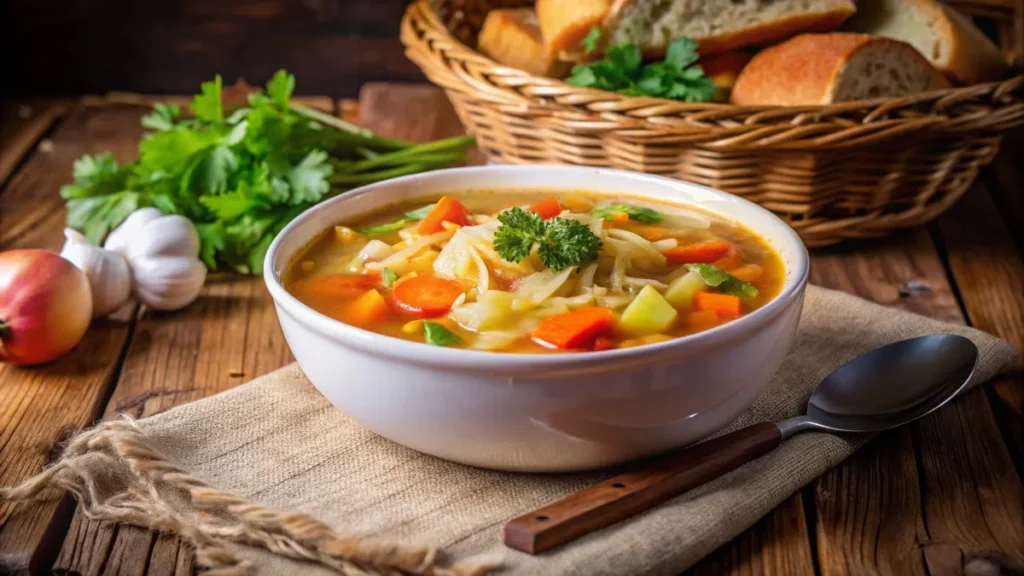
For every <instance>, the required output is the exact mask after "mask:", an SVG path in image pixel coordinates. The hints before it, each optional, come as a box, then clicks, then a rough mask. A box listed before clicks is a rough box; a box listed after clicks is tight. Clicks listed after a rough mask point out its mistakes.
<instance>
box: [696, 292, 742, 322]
mask: <svg viewBox="0 0 1024 576" xmlns="http://www.w3.org/2000/svg"><path fill="white" fill-rule="evenodd" d="M694 307H695V308H696V309H697V310H710V311H712V312H714V313H715V314H718V316H719V317H721V318H739V317H740V312H741V309H740V299H739V298H737V297H735V296H729V295H728V294H717V293H715V292H697V300H696V305H695V306H694Z"/></svg>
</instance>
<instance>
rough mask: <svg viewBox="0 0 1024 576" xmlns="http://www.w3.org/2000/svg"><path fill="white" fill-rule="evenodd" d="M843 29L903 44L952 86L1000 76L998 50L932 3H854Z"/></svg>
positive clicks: (917, 0)
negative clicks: (923, 59) (894, 40)
mask: <svg viewBox="0 0 1024 576" xmlns="http://www.w3.org/2000/svg"><path fill="white" fill-rule="evenodd" d="M844 28H846V29H848V30H851V31H855V32H864V33H867V34H877V35H879V36H886V37H889V38H894V39H896V40H903V41H904V42H907V43H909V44H910V45H911V46H913V47H914V48H917V50H918V52H920V53H921V54H922V55H924V57H925V58H927V59H928V61H929V62H931V63H932V65H933V66H935V67H936V68H938V70H939V71H940V72H942V73H943V74H945V75H946V76H947V77H948V78H950V79H951V80H953V81H955V82H960V83H962V84H976V83H978V82H988V81H992V80H999V79H1001V78H1004V77H1005V76H1006V75H1007V74H1008V73H1009V66H1008V65H1007V63H1006V61H1005V60H1003V57H1002V54H1000V52H999V49H998V48H997V47H996V45H995V44H993V43H992V41H991V40H989V39H988V37H987V36H985V34H983V33H982V32H981V30H978V29H977V28H976V27H975V26H974V24H973V23H972V22H971V21H970V19H968V18H967V17H966V16H964V15H963V14H960V13H959V12H957V11H956V10H955V9H953V8H950V7H949V6H946V5H944V4H942V3H941V2H938V1H937V0H860V2H859V3H858V5H857V14H856V15H855V16H854V17H853V18H851V19H850V21H849V22H848V23H847V25H846V26H844Z"/></svg>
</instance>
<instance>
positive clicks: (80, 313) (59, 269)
mask: <svg viewBox="0 0 1024 576" xmlns="http://www.w3.org/2000/svg"><path fill="white" fill-rule="evenodd" d="M91 319H92V293H91V292H90V288H89V280H88V278H86V276H85V274H84V273H83V272H82V271H81V270H79V269H78V268H76V267H75V265H74V264H72V263H71V262H68V261H67V260H65V259H63V258H61V257H60V256H58V255H57V254H54V253H53V252H48V251H46V250H10V251H7V252H0V361H6V362H10V363H12V364H17V365H32V364H41V363H43V362H49V361H50V360H53V359H54V358H57V357H59V356H62V355H64V354H66V353H67V352H68V351H69V350H71V349H72V348H74V347H75V345H76V344H78V342H79V341H81V339H82V337H83V336H85V331H86V330H87V329H88V328H89V321H90V320H91Z"/></svg>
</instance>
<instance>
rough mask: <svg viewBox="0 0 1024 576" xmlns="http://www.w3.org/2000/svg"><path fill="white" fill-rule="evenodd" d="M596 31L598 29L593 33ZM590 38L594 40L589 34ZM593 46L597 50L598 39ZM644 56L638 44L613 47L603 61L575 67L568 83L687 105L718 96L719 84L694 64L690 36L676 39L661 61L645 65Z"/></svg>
mask: <svg viewBox="0 0 1024 576" xmlns="http://www.w3.org/2000/svg"><path fill="white" fill-rule="evenodd" d="M595 30H597V28H594V29H592V30H591V33H593V32H594V31H595ZM587 37H588V38H590V36H589V35H588V36H587ZM598 37H599V35H598ZM585 44H586V42H585ZM590 46H593V47H596V40H595V41H594V42H592V43H590ZM641 56H642V54H641V51H640V48H639V47H637V46H636V45H635V44H620V45H618V46H613V47H611V48H609V49H608V51H607V52H606V54H605V58H604V59H603V60H599V61H597V62H592V63H590V64H579V65H577V66H574V67H573V69H572V73H571V74H570V75H569V77H568V78H566V79H565V82H566V83H567V84H571V85H573V86H580V87H582V88H596V89H598V90H608V91H612V92H619V93H622V94H627V95H629V96H653V97H656V98H668V99H671V100H683V101H686V102H705V101H708V100H711V99H712V98H713V97H714V95H715V83H714V82H712V81H711V79H710V78H705V77H704V70H703V69H702V68H701V67H700V66H696V65H694V63H695V62H697V59H698V58H699V57H698V55H697V42H696V41H695V40H693V39H691V38H686V37H683V38H678V39H676V40H674V41H673V42H672V43H671V44H670V45H669V47H668V51H667V52H666V54H665V59H664V60H663V61H661V62H652V63H650V64H646V65H643V66H641Z"/></svg>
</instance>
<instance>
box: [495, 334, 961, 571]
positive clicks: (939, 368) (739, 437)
mask: <svg viewBox="0 0 1024 576" xmlns="http://www.w3.org/2000/svg"><path fill="white" fill-rule="evenodd" d="M977 361H978V348H977V347H976V346H975V345H974V343H973V342H971V341H970V340H968V339H967V338H964V337H963V336H956V335H953V334H937V335H934V336H922V337H920V338H912V339H910V340H903V341H901V342H896V343H894V344H889V345H887V346H882V347H881V348H876V349H875V350H872V351H870V352H867V353H866V354H863V355H861V356H859V357H857V358H854V359H853V360H851V361H849V362H847V363H846V364H844V365H842V366H840V367H839V368H837V369H836V370H835V371H834V372H832V373H831V374H829V375H828V377H826V378H825V379H824V380H822V381H821V383H820V384H818V386H817V387H816V388H815V389H814V391H813V392H812V393H811V399H810V401H809V402H808V403H807V414H806V415H804V416H797V417H795V418H790V419H788V420H783V421H782V422H778V423H768V422H766V423H761V424H754V425H751V426H747V427H746V428H741V429H739V430H736V431H735V432H730V433H729V434H726V435H724V436H720V437H718V438H715V439H713V440H708V441H706V442H703V443H701V444H698V445H696V446H693V447H690V448H685V449H683V450H679V451H675V452H671V453H669V454H667V455H664V456H660V457H657V458H654V459H652V460H647V461H645V462H642V463H640V464H639V465H637V466H636V467H634V468H633V469H631V470H629V471H627V472H625V473H624V474H620V475H619V476H616V477H614V478H610V479H608V480H606V481H604V482H602V483H600V484H598V485H596V486H592V487H590V488H587V489H586V490H582V491H580V492H577V493H575V494H572V495H570V496H567V497H566V498H563V499H562V500H559V501H558V502H555V503H554V504H549V505H547V506H544V507H543V508H539V509H537V510H534V511H533V512H530V513H529V514H525V515H523V516H520V517H518V518H515V519H514V520H510V521H509V522H508V523H507V524H505V527H504V530H503V531H502V539H503V540H504V542H505V545H506V546H508V547H510V548H514V549H516V550H521V551H523V552H527V553H529V554H539V553H541V552H545V551H547V550H551V549H552V548H556V547H558V546H561V545H563V544H566V543H567V542H571V541H573V540H575V539H576V538H579V537H580V536H583V535H584V534H588V533H590V532H593V531H594V530H598V529H601V528H605V527H607V526H610V525H612V524H615V523H616V522H619V521H622V520H625V519H626V518H629V517H631V516H634V515H636V514H639V513H640V512H643V511H645V510H648V509H650V508H652V507H654V506H656V505H658V504H660V503H662V502H664V501H666V500H668V499H670V498H673V497H675V496H678V495H679V494H682V493H683V492H686V491H688V490H691V489H693V488H696V487H697V486H700V485H701V484H704V483H706V482H709V481H711V480H714V479H715V478H718V477H719V476H721V475H723V474H725V473H726V472H729V471H731V470H734V469H736V468H738V467H740V466H742V465H743V464H746V463H747V462H750V461H751V460H753V459H755V458H757V457H759V456H762V455H764V454H767V453H768V452H770V451H772V450H774V449H775V448H776V447H778V446H779V444H781V443H782V441H783V440H786V439H787V438H789V437H791V436H793V435H794V434H798V433H800V432H804V431H806V430H824V431H828V432H850V433H855V432H881V431H883V430H888V429H890V428H896V427H898V426H902V425H904V424H908V423H910V422H913V421H914V420H917V419H918V418H921V417H922V416H925V415H926V414H929V413H931V412H933V411H934V410H936V409H938V408H939V407H941V406H942V405H943V404H945V403H946V402H948V401H949V400H951V399H952V398H953V397H954V396H956V395H957V394H958V393H959V392H960V391H961V390H963V388H964V386H966V385H967V382H968V381H969V380H970V378H971V374H972V373H973V372H974V366H975V364H976V363H977Z"/></svg>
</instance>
